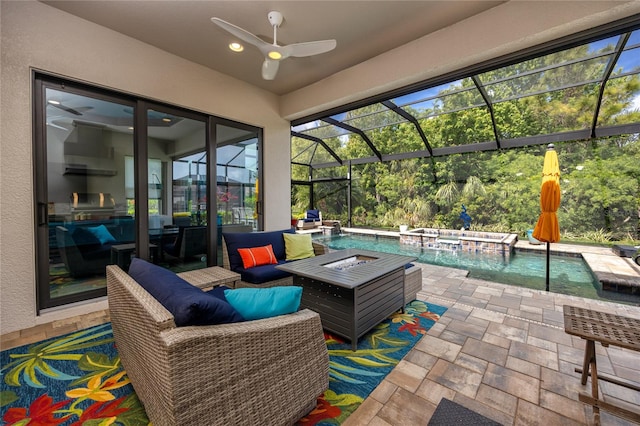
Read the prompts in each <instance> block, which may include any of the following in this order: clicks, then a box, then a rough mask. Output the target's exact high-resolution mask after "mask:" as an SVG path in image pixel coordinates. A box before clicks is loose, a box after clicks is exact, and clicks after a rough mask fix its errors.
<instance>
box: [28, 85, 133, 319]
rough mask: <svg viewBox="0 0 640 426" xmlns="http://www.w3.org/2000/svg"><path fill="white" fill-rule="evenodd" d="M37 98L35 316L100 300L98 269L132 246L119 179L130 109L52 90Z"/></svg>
mask: <svg viewBox="0 0 640 426" xmlns="http://www.w3.org/2000/svg"><path fill="white" fill-rule="evenodd" d="M43 98H44V99H43V104H44V105H43V111H44V112H43V114H44V117H43V118H44V119H43V121H44V124H45V125H44V128H43V133H44V135H43V137H44V141H45V144H46V148H45V150H46V153H45V154H46V155H45V156H43V157H44V162H43V163H44V164H46V176H43V177H45V178H46V179H44V182H45V183H44V186H45V187H46V190H43V191H39V195H38V197H39V199H38V201H39V205H41V204H46V213H44V212H42V213H41V212H39V219H38V222H39V223H38V225H39V226H38V235H39V236H40V237H41V238H43V239H44V240H45V241H47V243H46V244H41V245H40V246H39V251H38V253H39V284H40V288H39V293H38V295H39V302H40V303H39V306H40V307H41V308H42V307H51V306H57V305H60V304H63V303H70V302H72V301H76V300H83V299H86V298H88V297H97V296H100V295H102V296H104V295H106V288H105V287H106V282H105V267H106V265H108V264H110V263H116V260H117V256H114V254H116V251H114V250H113V248H114V247H115V248H117V247H121V248H122V247H133V245H134V243H135V233H134V216H133V212H132V211H130V210H129V206H128V203H127V194H126V191H125V173H124V169H125V158H127V157H130V156H132V154H133V132H132V130H131V127H130V126H132V125H133V115H132V114H129V115H128V116H129V120H128V121H127V119H126V117H124V118H123V117H121V115H122V112H123V111H124V110H129V111H133V109H132V106H131V105H127V104H125V103H118V102H113V101H109V100H103V99H97V98H93V97H89V96H85V95H82V94H78V93H72V92H70V91H67V90H63V89H57V88H51V87H46V88H45V89H44V93H43ZM41 164H42V163H41ZM39 181H42V179H39ZM44 194H46V198H43V197H42V195H44ZM41 241H42V239H41ZM45 252H46V254H45ZM121 254H122V255H123V256H125V255H130V254H131V252H127V250H124V249H123V251H122V253H121ZM47 259H48V262H45V261H46V260H47ZM45 277H48V279H46V278H45Z"/></svg>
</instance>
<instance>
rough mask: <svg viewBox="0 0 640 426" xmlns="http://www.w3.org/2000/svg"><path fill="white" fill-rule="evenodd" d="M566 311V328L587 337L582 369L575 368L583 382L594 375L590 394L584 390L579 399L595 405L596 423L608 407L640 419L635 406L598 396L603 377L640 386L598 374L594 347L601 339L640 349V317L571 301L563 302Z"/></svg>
mask: <svg viewBox="0 0 640 426" xmlns="http://www.w3.org/2000/svg"><path fill="white" fill-rule="evenodd" d="M563 311H564V331H565V332H566V333H568V334H571V335H574V336H579V337H581V338H583V339H585V340H586V345H585V350H584V361H583V363H582V369H580V368H576V369H575V371H576V372H577V373H582V380H581V381H582V384H583V385H586V384H587V377H588V376H591V395H588V394H586V393H582V392H581V393H580V395H579V396H578V399H579V400H580V401H582V402H584V403H586V404H589V405H591V406H593V417H594V421H595V424H596V425H599V424H600V409H603V410H606V411H609V412H611V413H612V414H614V415H615V416H618V417H622V418H625V419H627V420H631V421H633V422H636V423H640V412H638V411H636V410H634V409H632V407H628V408H625V407H621V406H619V405H617V404H613V403H611V402H607V401H604V400H603V399H600V398H599V396H598V380H604V381H607V382H609V383H614V384H616V385H620V386H624V387H626V388H629V389H633V390H636V391H639V392H640V386H637V385H635V384H633V383H630V382H626V381H623V380H619V379H616V378H614V377H609V376H606V375H603V374H598V368H597V363H596V348H595V342H600V343H601V344H602V346H604V347H608V346H609V345H613V346H619V347H621V348H626V349H631V350H633V351H640V319H635V318H628V317H623V316H620V315H615V314H610V313H606V312H599V311H593V310H591V309H585V308H579V307H577V306H569V305H564V306H563Z"/></svg>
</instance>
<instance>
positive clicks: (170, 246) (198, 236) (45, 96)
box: [34, 73, 262, 310]
mask: <svg viewBox="0 0 640 426" xmlns="http://www.w3.org/2000/svg"><path fill="white" fill-rule="evenodd" d="M34 88H35V90H34V105H35V106H36V107H35V108H34V129H35V139H34V180H35V199H36V212H35V218H36V220H35V229H36V235H37V238H36V260H37V274H36V285H37V296H38V310H42V309H45V308H50V307H54V306H60V305H65V304H69V303H73V302H78V301H82V300H89V299H94V298H98V297H103V296H106V281H105V267H106V266H107V265H109V264H117V265H119V266H120V267H122V269H124V270H128V266H129V264H130V263H131V259H132V258H133V257H134V256H137V257H140V258H143V259H147V260H149V261H153V262H155V263H156V264H159V265H161V266H163V267H166V268H170V269H172V270H174V271H185V270H192V269H199V268H204V267H207V266H213V265H216V264H218V265H221V264H222V262H221V260H219V259H218V256H217V254H218V253H221V252H222V250H220V242H221V233H222V232H223V231H236V232H237V231H246V232H251V231H253V230H259V229H261V215H260V213H261V212H260V206H261V203H260V201H259V199H258V195H259V193H258V180H259V167H258V164H259V161H260V160H259V158H258V146H259V140H260V138H261V135H262V131H261V129H258V128H255V127H252V126H248V125H244V124H241V123H236V122H232V121H229V120H225V119H221V118H217V117H212V116H209V115H206V114H202V113H197V112H194V111H189V110H185V109H180V108H174V107H171V106H169V105H163V104H158V103H152V102H149V101H146V100H143V99H139V98H132V97H131V96H129V95H124V94H119V93H117V92H112V91H106V90H101V89H97V88H93V87H90V86H87V85H83V84H79V83H75V82H71V81H67V80H61V79H58V78H56V77H51V76H46V75H44V74H40V73H37V74H36V75H35V77H34ZM216 175H217V176H216ZM214 177H215V181H214ZM214 182H215V186H214ZM211 212H215V213H211ZM214 224H215V227H214ZM216 239H217V245H216Z"/></svg>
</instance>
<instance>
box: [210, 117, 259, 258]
mask: <svg viewBox="0 0 640 426" xmlns="http://www.w3.org/2000/svg"><path fill="white" fill-rule="evenodd" d="M258 140H259V130H258V129H256V128H253V127H248V126H242V125H240V124H238V123H225V124H224V125H223V124H217V125H216V147H217V148H216V170H217V172H216V185H217V188H216V199H217V200H216V201H217V203H216V204H217V223H218V230H219V232H218V242H217V244H218V264H219V265H222V258H221V256H222V250H221V242H222V238H221V233H222V232H252V231H258V230H260V229H262V226H261V217H260V214H261V211H260V206H261V203H260V200H259V195H260V194H259V169H258V164H259V159H258Z"/></svg>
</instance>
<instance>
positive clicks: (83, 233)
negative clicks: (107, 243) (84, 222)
mask: <svg viewBox="0 0 640 426" xmlns="http://www.w3.org/2000/svg"><path fill="white" fill-rule="evenodd" d="M71 235H72V237H73V242H74V243H76V245H77V246H99V245H100V244H101V243H100V240H99V239H98V237H96V236H95V235H94V234H93V233H92V232H91V231H89V230H88V229H87V228H84V227H80V226H79V227H77V228H76V229H75V230H74V231H73V233H72V234H71Z"/></svg>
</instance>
